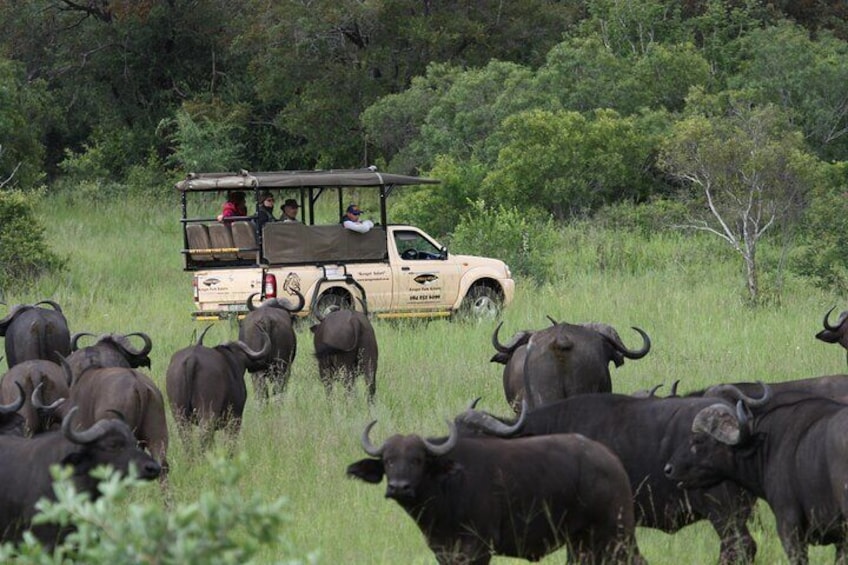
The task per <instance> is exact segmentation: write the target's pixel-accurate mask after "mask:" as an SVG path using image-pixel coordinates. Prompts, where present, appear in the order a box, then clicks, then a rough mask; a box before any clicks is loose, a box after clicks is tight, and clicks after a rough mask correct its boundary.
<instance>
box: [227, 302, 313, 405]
mask: <svg viewBox="0 0 848 565" xmlns="http://www.w3.org/2000/svg"><path fill="white" fill-rule="evenodd" d="M295 295H296V296H297V298H298V302H297V304H294V305H293V304H291V303H290V302H289V301H288V300H285V299H280V298H272V299H269V300H266V301H264V302H263V303H262V304H260V305H259V306H255V305H254V304H253V299H254V298H255V297H256V296H257V294H251V295H250V296H249V297H248V299H247V309H248V310H249V311H250V312H249V313H248V315H247V316H245V317H244V319H243V320H242V321H241V323H240V324H239V340H241V341H243V342H244V343H246V344H247V345H248V346H249V347H250V348H251V349H254V350H257V351H258V350H259V349H262V343H263V340H264V339H266V338H265V336H266V335H267V336H268V338H270V340H271V351H270V352H269V353H268V357H267V360H266V361H265V362H263V363H262V366H261V367H260V368H259V370H257V371H254V372H252V373H251V377H252V379H253V390H254V391H255V393H256V396H257V398H259V399H267V398H269V397H270V395H271V394H272V393H273V394H282V393H283V392H284V391H285V389H286V384H287V383H288V379H289V372H290V370H291V364H292V363H293V362H294V358H295V355H296V354H297V336H296V335H295V333H294V325H293V320H294V317H295V314H296V313H297V312H300V311H301V310H303V306H304V304H305V303H306V301H305V300H304V298H303V295H302V294H300V293H299V292H297V291H295ZM269 383H270V385H271V387H270V388H271V391H269V390H268V388H269V387H268V384H269Z"/></svg>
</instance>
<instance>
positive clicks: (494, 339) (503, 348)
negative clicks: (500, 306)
mask: <svg viewBox="0 0 848 565" xmlns="http://www.w3.org/2000/svg"><path fill="white" fill-rule="evenodd" d="M501 326H503V322H500V323H498V327H496V328H495V331H494V332H493V333H492V347H494V348H495V351H497V352H498V353H509V352H510V351H509V349H507V348H506V346H504V345H501V342H500V340H499V339H498V332H499V331H500V330H501Z"/></svg>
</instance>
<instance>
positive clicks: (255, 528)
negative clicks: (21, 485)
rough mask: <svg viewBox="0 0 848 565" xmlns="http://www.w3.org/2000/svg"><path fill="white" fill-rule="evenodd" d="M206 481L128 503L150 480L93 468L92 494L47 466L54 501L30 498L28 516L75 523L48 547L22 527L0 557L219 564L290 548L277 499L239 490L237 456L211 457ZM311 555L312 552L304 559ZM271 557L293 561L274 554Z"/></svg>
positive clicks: (254, 558)
mask: <svg viewBox="0 0 848 565" xmlns="http://www.w3.org/2000/svg"><path fill="white" fill-rule="evenodd" d="M212 465H213V467H214V472H213V473H212V478H211V479H210V484H209V488H208V489H207V490H206V492H205V493H204V494H203V495H201V496H200V499H199V500H196V501H193V502H191V503H187V504H180V505H176V506H175V507H173V508H170V509H169V508H166V507H165V506H164V505H163V504H160V503H158V502H157V503H154V502H148V503H144V504H142V503H129V496H130V492H131V491H134V490H136V489H137V488H144V487H145V486H147V487H151V486H152V485H150V484H149V483H145V482H143V481H141V480H140V479H138V478H137V477H135V476H133V475H134V474H133V473H131V474H130V476H125V477H121V476H120V475H119V474H118V473H116V472H115V471H114V470H112V469H108V468H99V469H96V470H95V471H94V472H93V474H95V475H96V476H98V477H100V478H102V482H101V483H100V487H99V489H100V492H101V493H102V495H101V496H100V498H98V499H97V500H96V501H92V500H90V498H89V497H88V496H87V495H86V494H84V493H78V492H77V491H76V490H75V488H74V487H73V484H72V482H71V476H70V472H71V470H70V469H67V468H66V469H60V468H58V467H57V468H55V469H54V470H53V474H54V478H55V479H56V482H55V483H54V490H55V492H56V501H49V500H46V499H42V500H41V501H40V502H39V503H38V507H39V511H40V512H39V514H38V515H36V517H35V521H36V523H44V522H51V523H56V522H58V523H62V524H66V525H67V524H70V525H73V526H74V527H75V531H74V532H72V533H71V534H69V535H68V536H67V538H65V540H64V541H63V543H62V544H60V545H58V546H57V547H56V548H55V550H54V551H53V552H52V553H50V552H48V551H47V550H45V549H44V548H43V547H42V546H41V545H40V544H39V543H38V542H37V541H36V540H35V538H34V537H33V536H32V535H31V534H29V533H27V534H25V538H24V541H23V542H22V543H21V544H19V545H18V547H15V546H14V545H13V544H11V543H6V544H4V545H3V546H0V560H2V561H3V562H12V561H13V560H14V561H13V562H14V563H17V564H19V565H24V564H36V563H38V564H48V563H159V564H162V565H166V564H180V565H195V564H196V565H201V564H202V565H206V564H213V565H218V564H220V565H227V564H242V563H252V562H257V560H258V559H259V556H258V554H259V552H260V550H262V551H265V550H269V549H270V550H274V551H275V553H274V554H275V555H278V554H282V553H287V552H290V551H291V550H290V549H287V548H286V547H285V545H286V543H285V539H284V538H283V537H282V535H281V531H282V527H283V523H284V522H285V515H284V514H283V507H284V506H285V500H284V499H282V498H281V499H277V500H272V501H270V502H269V501H266V500H265V499H264V498H263V497H262V496H261V495H260V494H258V493H256V494H253V495H252V496H250V495H246V494H245V493H242V492H240V491H239V488H238V481H239V479H240V477H241V475H242V470H241V469H242V468H243V467H244V465H245V461H244V459H242V460H240V461H234V460H232V459H218V460H215V461H213V462H212ZM307 560H308V561H309V562H314V561H315V558H314V556H310V557H308V558H307ZM263 561H265V559H263ZM276 562H277V563H296V562H297V561H291V560H288V561H286V560H283V559H281V560H278V561H276Z"/></svg>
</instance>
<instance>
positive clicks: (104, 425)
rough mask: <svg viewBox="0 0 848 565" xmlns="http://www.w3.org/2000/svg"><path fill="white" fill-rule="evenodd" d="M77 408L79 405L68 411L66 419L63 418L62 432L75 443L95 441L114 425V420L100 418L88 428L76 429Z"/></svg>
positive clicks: (83, 443) (82, 443)
mask: <svg viewBox="0 0 848 565" xmlns="http://www.w3.org/2000/svg"><path fill="white" fill-rule="evenodd" d="M77 410H79V406H74V407H73V408H71V411H70V412H68V415H67V416H65V419H64V420H62V433H63V434H64V436H65V437H66V438H68V440H69V441H72V442H73V443H78V444H80V445H86V444H89V443H93V442H95V441H97V440H98V439H100V438H101V437H103V436H104V435H105V434H106V433H108V432H109V430H110V429H111V428H112V426H113V425H114V422H113V421H112V420H99V421H97V422H95V423H94V425H93V426H91V427H90V428H88V429H87V430H80V431H74V428H73V419H74V417H75V416H76V413H77Z"/></svg>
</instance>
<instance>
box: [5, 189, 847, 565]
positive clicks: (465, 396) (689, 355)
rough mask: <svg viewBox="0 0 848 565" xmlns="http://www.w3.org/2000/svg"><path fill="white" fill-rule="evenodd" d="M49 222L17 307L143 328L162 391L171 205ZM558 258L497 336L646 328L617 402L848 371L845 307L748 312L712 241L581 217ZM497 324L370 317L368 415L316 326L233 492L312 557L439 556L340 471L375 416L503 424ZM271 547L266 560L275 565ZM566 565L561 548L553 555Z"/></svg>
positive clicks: (176, 287) (765, 543) (184, 337)
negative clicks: (42, 307)
mask: <svg viewBox="0 0 848 565" xmlns="http://www.w3.org/2000/svg"><path fill="white" fill-rule="evenodd" d="M42 220H43V221H44V222H45V224H46V225H47V236H48V240H49V241H50V242H51V245H52V246H53V247H54V249H55V250H56V251H57V252H59V253H61V254H64V255H66V256H68V257H69V258H70V269H69V271H68V272H67V273H66V274H65V275H63V276H61V277H56V278H54V279H51V280H44V281H41V282H39V283H38V284H36V285H35V286H32V287H28V288H18V289H12V291H11V292H10V293H9V294H8V295H7V297H6V299H7V302H8V303H9V304H15V303H19V302H20V303H31V302H33V301H36V300H40V299H43V298H48V297H49V298H53V299H55V300H57V301H58V302H60V303H61V304H62V306H63V308H64V311H65V313H66V315H67V317H68V319H69V322H70V325H71V331H72V332H76V331H90V332H93V333H103V332H113V331H114V332H132V331H145V332H147V333H149V334H150V335H151V337H152V339H153V343H154V348H153V351H152V354H151V359H152V367H151V369H150V374H151V376H152V377H153V378H154V380H155V381H156V382H157V383H159V384H160V385H161V386H163V385H164V374H165V369H166V367H167V365H168V362H169V359H170V357H171V355H172V354H173V353H174V352H175V351H176V350H178V349H180V348H183V347H186V346H187V345H189V344H190V343H192V341H193V334H194V332H195V331H196V330H197V327H196V325H195V323H194V322H192V321H191V318H190V316H189V314H190V312H191V309H192V304H191V286H190V282H191V277H190V275H189V274H188V273H185V272H183V271H182V262H181V257H180V254H179V249H180V247H181V241H182V240H181V234H180V231H179V208H178V204H177V199H176V196H174V197H173V198H171V197H170V196H167V197H165V201H162V202H157V203H151V202H147V201H144V200H135V199H133V198H132V197H130V198H128V199H122V200H120V201H115V202H99V203H95V204H93V205H89V204H86V203H79V202H73V201H71V200H68V199H64V198H57V199H56V201H55V202H54V205H53V206H51V207H50V208H49V215H48V210H47V209H45V215H44V216H43V217H42ZM554 253H555V264H556V265H557V272H558V275H557V278H556V280H555V281H554V282H553V283H550V284H547V285H544V286H541V287H535V286H533V285H532V283H530V282H528V281H518V285H517V293H516V299H515V302H514V304H513V305H512V306H511V307H510V308H509V309H507V310H506V311H505V313H504V315H503V321H504V328H503V329H502V330H501V338H502V339H506V338H507V337H508V336H509V335H511V333H512V332H515V331H518V330H521V329H527V328H540V327H544V326H546V325H547V324H548V323H549V322H548V321H547V319H546V316H547V315H550V316H552V317H553V318H555V319H557V320H560V321H571V322H586V321H603V322H606V323H609V324H612V325H613V326H615V327H616V328H617V329H618V331H619V333H620V334H621V336H622V338H623V340H624V341H625V343H626V344H628V345H630V346H631V347H638V346H639V345H640V344H641V341H640V338H639V336H638V334H636V333H635V332H634V331H633V330H631V329H629V326H639V327H641V328H643V329H644V330H645V331H647V332H648V333H649V335H650V336H651V339H652V341H653V348H652V351H651V353H650V354H649V355H648V356H646V357H645V358H644V359H642V360H638V361H628V362H627V363H625V365H624V366H622V367H621V368H619V369H613V370H612V371H613V382H614V388H615V389H616V391H619V392H625V393H628V392H632V391H636V390H640V389H646V388H650V387H651V386H653V385H655V384H659V383H665V386H666V389H665V390H668V386H670V384H671V383H672V382H673V381H674V380H677V379H679V380H680V381H681V390H683V391H686V390H692V389H696V388H700V387H704V386H707V385H709V384H713V383H716V382H719V381H727V380H734V379H745V380H755V379H760V380H763V381H774V380H779V379H787V378H801V377H807V376H812V375H820V374H828V373H840V372H844V371H845V355H844V353H843V352H842V351H841V350H839V349H838V348H836V347H834V346H828V345H826V344H824V343H821V342H818V341H817V340H815V339H814V337H813V336H814V334H815V332H816V331H817V330H818V328H819V327H820V325H821V318H822V316H823V314H824V312H825V311H826V310H827V309H828V308H829V307H830V306H831V305H833V304H839V303H840V300H839V299H840V297H837V296H828V295H826V294H824V293H822V292H820V291H817V290H814V289H813V288H812V287H810V286H808V285H806V284H805V283H804V282H803V281H798V280H788V281H787V282H786V284H785V285H784V287H783V295H782V297H781V301H780V304H779V306H777V305H775V306H769V307H760V308H750V307H747V306H746V305H745V294H744V282H743V279H742V275H741V271H740V268H741V265H740V264H739V262H738V260H737V258H736V257H734V256H733V255H732V254H731V253H729V252H728V251H727V250H725V249H724V248H723V247H722V246H721V245H718V244H717V243H716V242H714V241H712V240H709V239H705V238H703V237H699V238H687V237H683V236H681V235H678V234H657V235H656V236H654V237H652V238H650V239H646V238H643V237H637V236H632V235H631V236H623V235H621V234H615V233H610V232H605V231H602V230H600V229H594V228H592V226H591V225H589V224H585V225H580V226H576V227H570V228H566V229H564V230H563V231H562V234H561V246H560V248H559V249H557V250H556V251H555V252H554ZM841 306H844V304H841ZM494 326H495V324H494V322H480V323H468V324H458V323H453V322H448V321H445V320H440V321H433V322H429V323H428V322H415V323H410V322H388V321H376V322H375V329H376V332H377V337H378V341H379V344H380V363H379V370H378V377H377V379H378V390H377V399H376V403H375V404H374V406H373V407H370V408H369V406H368V405H367V403H366V401H365V395H364V390H363V389H362V388H360V389H357V392H356V394H355V395H354V396H353V397H351V398H346V397H345V396H344V395H343V394H336V395H334V396H333V397H332V398H329V399H328V398H327V397H326V396H325V393H324V390H323V388H322V387H321V385H320V383H319V381H318V375H317V368H316V365H315V362H314V358H313V355H312V353H313V350H312V339H311V333H310V331H309V328H308V325H307V324H306V323H302V324H299V325H298V328H297V336H298V355H297V359H296V360H295V363H294V367H293V374H292V378H291V381H290V385H289V389H288V391H287V393H286V395H285V396H284V397H282V398H277V399H275V400H274V401H273V402H271V403H269V404H265V405H262V404H259V403H257V402H255V401H254V399H253V398H252V397H251V398H249V399H248V404H247V408H246V412H245V417H244V424H243V428H242V432H241V436H240V439H239V441H238V449H239V450H240V451H243V452H244V453H245V454H246V455H247V456H248V457H249V460H250V461H251V472H250V473H248V474H247V475H246V476H245V477H244V479H243V482H242V484H241V485H240V487H239V488H241V489H243V490H244V491H245V492H248V491H250V492H253V491H259V492H261V493H265V494H267V496H269V497H273V498H277V497H280V496H285V497H287V498H288V499H289V510H290V512H291V514H292V516H293V519H292V521H291V523H290V524H289V526H288V534H289V536H290V539H291V541H292V543H293V546H294V547H295V553H298V554H300V555H305V554H306V553H307V552H310V551H313V550H317V551H318V552H319V555H320V561H321V562H323V563H362V564H370V563H387V564H388V563H393V564H394V563H432V562H433V561H434V559H433V557H432V554H431V553H430V551H429V550H428V549H427V548H426V546H425V544H424V542H423V538H422V536H421V534H420V533H419V532H418V530H417V529H416V527H415V525H414V524H413V522H412V520H411V519H409V518H408V517H407V516H406V515H405V514H404V513H403V511H402V510H401V509H400V508H399V507H398V506H397V505H395V504H394V503H392V502H390V501H387V500H385V499H384V498H383V489H384V486H373V485H366V484H364V483H362V482H359V481H353V480H348V479H346V478H345V473H344V471H345V467H346V466H347V465H348V464H349V463H351V462H353V461H355V460H357V459H360V458H362V457H363V456H364V454H363V452H362V450H361V448H360V446H359V436H360V434H361V432H362V429H363V427H364V425H365V424H366V423H367V422H368V421H370V420H371V419H373V418H376V419H378V420H379V422H378V424H377V426H376V427H375V429H374V431H373V434H372V436H373V437H374V440H375V441H380V440H382V439H383V438H385V437H387V436H388V435H390V434H392V433H395V432H401V433H421V434H429V435H438V434H443V433H445V432H446V430H447V427H446V424H445V419H446V418H450V417H452V416H453V415H454V414H455V413H457V412H458V411H460V410H462V409H463V408H464V407H465V405H466V404H467V403H468V402H469V401H470V400H471V399H473V398H475V397H477V396H481V397H482V401H481V406H483V407H484V408H486V409H488V410H491V411H494V412H498V413H503V414H507V413H508V408H507V406H506V403H505V401H504V399H503V391H502V385H501V369H502V367H501V366H500V365H496V364H492V363H489V358H490V357H491V355H492V354H493V349H492V347H491V345H490V339H491V333H492V330H493V329H494ZM236 335H237V328H236V327H235V326H234V325H232V324H228V323H225V322H224V323H219V324H218V325H217V326H216V327H215V328H213V329H212V330H211V331H210V333H209V334H208V335H207V339H206V343H207V344H214V343H217V342H221V341H226V340H230V339H234V338H235V337H236ZM248 387H249V388H250V384H249V379H248ZM163 389H164V386H163ZM169 418H170V416H169ZM172 430H173V427H172ZM169 459H170V461H171V479H170V480H171V486H172V489H173V492H174V497H175V499H176V500H177V501H181V500H182V501H188V500H194V499H196V498H197V497H198V495H199V493H200V492H202V491H203V489H204V488H205V487H206V485H205V482H204V475H205V474H206V473H208V471H209V467H208V464H207V462H206V460H205V459H204V458H202V457H197V456H192V455H190V454H189V453H188V452H187V451H186V450H184V449H183V446H182V445H181V444H180V442H179V439H178V438H177V437H176V434H175V433H172V443H171V453H170V457H169ZM145 496H147V497H151V498H158V492H157V491H156V489H150V490H149V492H147V493H146V494H145ZM753 528H754V533H755V536H756V538H757V541H758V543H759V546H760V549H759V558H758V560H757V562H758V563H779V562H783V561H784V558H783V552H782V550H781V548H780V544H779V542H778V539H777V536H776V534H775V530H774V522H773V519H772V517H771V515H770V512H769V511H768V509H767V507H765V506H764V505H762V504H760V511H759V512H758V514H757V517H756V519H755V520H754V521H753ZM638 538H639V543H640V547H641V550H642V552H643V554H644V555H645V556H646V558H647V559H648V560H649V561H650V562H652V563H713V562H715V560H716V558H717V555H718V540H717V538H716V536H715V534H714V533H713V530H712V528H711V527H710V526H709V524H708V523H706V522H702V523H699V524H696V525H693V526H689V527H687V528H685V529H683V530H682V531H680V532H678V533H676V534H673V535H671V534H664V533H662V532H657V531H654V530H648V529H644V528H640V530H639V532H638ZM275 551H276V550H271V549H269V550H268V551H267V552H266V558H267V561H271V560H273V559H274V558H275V557H276V555H275ZM829 551H830V550H825V549H821V548H819V549H815V550H814V551H813V553H812V555H811V557H812V559H813V561H814V562H815V561H819V560H821V559H824V558H825V555H828V556H829V555H830V553H829ZM563 559H564V554H563V553H562V552H559V553H557V554H555V555H553V556H550V557H548V558H547V559H546V560H545V562H546V563H556V562H561V561H562V560H563ZM495 562H496V563H508V562H511V560H508V559H502V558H498V559H495Z"/></svg>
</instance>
